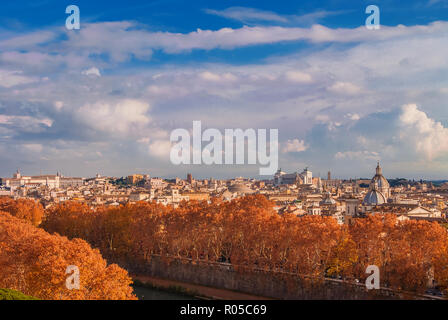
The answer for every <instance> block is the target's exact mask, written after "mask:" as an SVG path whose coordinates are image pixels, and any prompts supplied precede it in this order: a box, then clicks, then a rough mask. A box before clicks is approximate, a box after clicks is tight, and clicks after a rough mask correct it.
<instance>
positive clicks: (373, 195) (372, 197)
mask: <svg viewBox="0 0 448 320" xmlns="http://www.w3.org/2000/svg"><path fill="white" fill-rule="evenodd" d="M386 202H387V201H386V197H385V196H384V195H383V194H382V193H381V192H379V191H378V190H370V191H369V192H367V194H366V196H365V197H364V200H363V201H362V204H364V205H368V206H374V205H378V204H383V203H386Z"/></svg>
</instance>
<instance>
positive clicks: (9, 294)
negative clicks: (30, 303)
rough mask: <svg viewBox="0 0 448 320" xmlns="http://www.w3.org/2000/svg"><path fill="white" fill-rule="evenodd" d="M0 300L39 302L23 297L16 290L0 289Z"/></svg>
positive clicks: (32, 298)
mask: <svg viewBox="0 0 448 320" xmlns="http://www.w3.org/2000/svg"><path fill="white" fill-rule="evenodd" d="M0 300H39V299H37V298H34V297H31V296H27V295H24V294H23V293H21V292H19V291H16V290H11V289H0Z"/></svg>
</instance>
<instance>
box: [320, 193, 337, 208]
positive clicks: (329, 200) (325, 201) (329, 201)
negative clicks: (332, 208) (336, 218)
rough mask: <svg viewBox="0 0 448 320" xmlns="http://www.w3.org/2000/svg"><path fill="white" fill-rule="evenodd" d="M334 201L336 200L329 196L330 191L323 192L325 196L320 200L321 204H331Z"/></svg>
mask: <svg viewBox="0 0 448 320" xmlns="http://www.w3.org/2000/svg"><path fill="white" fill-rule="evenodd" d="M335 203H336V201H335V200H334V199H333V198H332V197H331V193H330V192H327V193H326V194H325V198H324V199H323V200H322V201H321V202H320V204H321V205H332V204H335Z"/></svg>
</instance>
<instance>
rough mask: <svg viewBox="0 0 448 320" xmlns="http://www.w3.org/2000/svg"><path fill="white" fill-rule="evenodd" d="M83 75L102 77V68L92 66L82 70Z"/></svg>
mask: <svg viewBox="0 0 448 320" xmlns="http://www.w3.org/2000/svg"><path fill="white" fill-rule="evenodd" d="M82 74H83V75H85V76H97V77H101V72H100V70H98V68H95V67H92V68H90V69H87V70H84V71H83V72H82Z"/></svg>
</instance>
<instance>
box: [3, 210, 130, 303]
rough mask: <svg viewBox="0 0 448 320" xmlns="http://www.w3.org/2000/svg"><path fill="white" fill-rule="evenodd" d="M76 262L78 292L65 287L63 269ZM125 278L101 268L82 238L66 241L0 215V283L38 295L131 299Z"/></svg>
mask: <svg viewBox="0 0 448 320" xmlns="http://www.w3.org/2000/svg"><path fill="white" fill-rule="evenodd" d="M69 265H75V266H78V268H79V270H80V277H81V279H80V280H81V281H80V285H81V287H80V290H68V289H67V288H66V285H65V281H66V278H67V275H66V274H65V272H66V268H67V267H68V266H69ZM130 284H131V279H130V278H129V276H128V275H127V272H126V271H125V270H123V269H121V268H119V267H118V266H116V265H109V266H107V263H106V261H105V260H104V259H103V258H102V257H101V255H100V253H99V251H98V250H93V249H92V248H91V247H90V246H89V245H88V244H87V243H86V242H85V241H84V240H81V239H74V240H68V239H67V238H65V237H61V236H58V235H50V234H48V233H47V232H45V231H43V230H41V229H38V228H35V227H32V226H31V225H29V224H26V223H25V222H23V221H21V220H19V219H17V218H14V217H12V216H11V215H9V214H8V213H0V287H3V288H11V289H15V290H19V291H21V292H23V293H25V294H28V295H32V296H35V297H38V298H41V299H55V300H59V299H112V300H115V299H134V298H135V297H134V295H133V293H132V288H131V287H130Z"/></svg>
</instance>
